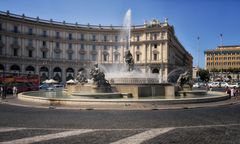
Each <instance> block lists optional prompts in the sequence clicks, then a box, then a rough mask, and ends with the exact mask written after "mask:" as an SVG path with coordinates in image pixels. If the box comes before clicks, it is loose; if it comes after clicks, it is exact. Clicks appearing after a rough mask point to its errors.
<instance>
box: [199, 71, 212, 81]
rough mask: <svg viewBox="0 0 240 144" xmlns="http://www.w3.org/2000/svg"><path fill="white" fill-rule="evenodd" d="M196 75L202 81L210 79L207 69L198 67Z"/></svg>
mask: <svg viewBox="0 0 240 144" xmlns="http://www.w3.org/2000/svg"><path fill="white" fill-rule="evenodd" d="M198 75H199V77H200V79H201V80H202V81H204V82H208V81H209V80H210V73H209V71H208V70H204V69H199V71H198Z"/></svg>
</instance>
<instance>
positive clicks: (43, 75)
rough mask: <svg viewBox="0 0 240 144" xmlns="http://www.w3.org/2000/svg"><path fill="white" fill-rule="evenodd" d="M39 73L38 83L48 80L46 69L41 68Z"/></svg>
mask: <svg viewBox="0 0 240 144" xmlns="http://www.w3.org/2000/svg"><path fill="white" fill-rule="evenodd" d="M39 72H40V81H41V82H43V81H45V80H46V79H48V76H49V71H48V68H47V67H45V66H43V67H41V68H40V70H39Z"/></svg>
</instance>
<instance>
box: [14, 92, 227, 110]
mask: <svg viewBox="0 0 240 144" xmlns="http://www.w3.org/2000/svg"><path fill="white" fill-rule="evenodd" d="M34 93H38V92H23V93H19V95H18V99H20V100H23V101H30V102H37V103H40V104H47V105H56V106H87V107H93V108H97V107H103V108H104V107H105V108H111V107H124V106H126V105H131V106H137V107H148V106H149V107H150V106H153V105H163V104H190V103H208V102H215V101H221V100H227V99H229V98H230V97H229V96H228V95H227V94H226V93H223V92H208V95H211V96H202V97H201V96H199V97H195V98H178V99H176V98H168V99H151V97H149V98H147V99H134V98H130V99H124V98H122V99H119V98H118V99H86V98H84V99H82V98H81V97H74V98H47V97H41V96H33V94H34Z"/></svg>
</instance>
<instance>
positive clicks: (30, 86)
mask: <svg viewBox="0 0 240 144" xmlns="http://www.w3.org/2000/svg"><path fill="white" fill-rule="evenodd" d="M39 83H40V79H39V76H38V75H32V74H28V75H26V74H21V75H20V74H18V75H16V74H12V73H0V85H1V86H4V87H5V89H6V90H7V93H12V88H13V87H14V86H16V87H17V90H18V92H24V91H35V90H38V89H39Z"/></svg>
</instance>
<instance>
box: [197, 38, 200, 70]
mask: <svg viewBox="0 0 240 144" xmlns="http://www.w3.org/2000/svg"><path fill="white" fill-rule="evenodd" d="M197 40H198V47H197V59H198V63H197V66H198V68H199V50H200V37H199V36H198V37H197Z"/></svg>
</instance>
